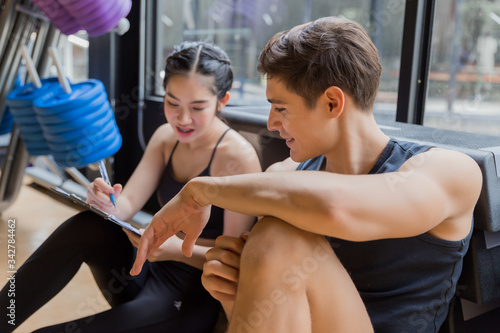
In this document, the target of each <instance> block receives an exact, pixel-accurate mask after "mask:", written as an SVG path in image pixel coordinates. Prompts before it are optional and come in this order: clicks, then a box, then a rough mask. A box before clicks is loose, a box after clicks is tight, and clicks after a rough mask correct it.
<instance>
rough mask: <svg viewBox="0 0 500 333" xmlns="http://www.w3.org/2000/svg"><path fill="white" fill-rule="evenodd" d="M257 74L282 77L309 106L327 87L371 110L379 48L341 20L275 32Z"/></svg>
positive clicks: (377, 78) (377, 77) (355, 25)
mask: <svg viewBox="0 0 500 333" xmlns="http://www.w3.org/2000/svg"><path fill="white" fill-rule="evenodd" d="M257 70H258V71H259V72H260V73H261V74H267V75H268V76H269V77H276V78H278V79H280V80H281V81H282V82H283V83H284V84H285V86H286V87H287V89H289V90H290V91H292V92H294V93H295V94H297V95H299V96H301V97H302V98H303V99H304V101H305V104H306V106H307V107H308V108H313V107H314V106H315V105H316V101H317V99H318V97H319V96H320V95H321V94H322V93H323V92H324V91H325V90H326V89H327V88H328V87H331V86H337V87H339V88H340V89H342V90H344V91H345V92H346V93H348V94H349V95H350V96H351V97H352V98H353V100H354V102H355V103H356V104H357V106H358V107H359V108H360V109H362V110H364V111H367V112H370V110H372V108H373V103H374V101H375V97H376V95H377V91H378V86H379V81H380V76H381V74H382V66H381V65H380V60H379V56H378V52H377V49H376V48H375V46H374V45H373V43H372V41H371V40H370V37H368V35H367V33H366V32H365V30H364V29H363V28H362V27H361V26H360V25H359V24H358V23H356V22H353V21H350V20H347V19H343V18H336V17H324V18H320V19H317V20H316V21H314V22H311V23H306V24H303V25H300V26H297V27H295V28H292V29H290V30H288V31H284V32H280V33H278V34H276V35H275V36H274V37H273V38H271V40H270V41H269V42H268V43H267V45H266V46H265V48H264V50H263V51H262V53H261V54H260V57H259V62H258V66H257Z"/></svg>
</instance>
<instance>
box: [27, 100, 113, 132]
mask: <svg viewBox="0 0 500 333" xmlns="http://www.w3.org/2000/svg"><path fill="white" fill-rule="evenodd" d="M110 108H111V106H110V105H109V102H108V100H107V99H106V96H105V95H104V94H101V95H100V96H98V98H96V99H95V100H93V101H91V102H90V103H89V104H88V105H85V106H82V107H79V108H76V109H68V110H66V111H63V112H57V113H55V114H53V115H48V112H43V113H42V112H39V111H40V110H41V109H39V108H35V113H36V116H37V119H38V121H39V122H40V124H43V125H56V124H64V123H67V122H74V121H77V120H78V119H80V118H84V117H88V116H92V115H95V114H103V113H107V112H108V109H110ZM45 111H47V109H45Z"/></svg>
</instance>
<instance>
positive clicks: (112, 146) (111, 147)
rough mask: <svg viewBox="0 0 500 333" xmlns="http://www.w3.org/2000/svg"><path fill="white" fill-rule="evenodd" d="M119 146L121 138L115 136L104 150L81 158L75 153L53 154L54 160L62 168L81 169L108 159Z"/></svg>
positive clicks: (95, 151)
mask: <svg viewBox="0 0 500 333" xmlns="http://www.w3.org/2000/svg"><path fill="white" fill-rule="evenodd" d="M121 144H122V137H121V136H120V135H117V136H115V137H114V140H113V141H112V142H111V143H109V144H108V145H107V146H106V147H105V149H99V150H94V151H93V152H92V153H90V154H88V155H85V156H82V155H81V154H78V153H77V152H75V151H70V152H67V153H59V154H54V159H55V160H56V162H57V163H58V164H59V165H61V166H64V167H71V166H73V167H77V168H81V167H84V166H87V165H89V164H92V163H95V162H97V161H99V160H102V159H104V158H108V157H110V156H111V155H113V154H115V153H116V152H117V151H118V150H119V149H120V147H121Z"/></svg>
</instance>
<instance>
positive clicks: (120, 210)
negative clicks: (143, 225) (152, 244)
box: [87, 124, 175, 221]
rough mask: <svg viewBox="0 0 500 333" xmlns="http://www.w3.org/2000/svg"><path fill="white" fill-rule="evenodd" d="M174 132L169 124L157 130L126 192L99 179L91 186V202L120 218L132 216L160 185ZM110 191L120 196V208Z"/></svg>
mask: <svg viewBox="0 0 500 333" xmlns="http://www.w3.org/2000/svg"><path fill="white" fill-rule="evenodd" d="M171 134H172V129H171V127H170V125H168V124H164V125H162V126H160V127H159V128H158V129H157V130H156V131H155V133H154V134H153V136H152V137H151V139H150V141H149V143H148V145H147V147H146V150H145V151H144V154H143V156H142V158H141V161H140V162H139V164H138V165H137V167H136V168H135V170H134V172H133V173H132V176H131V177H130V179H129V180H128V181H127V184H126V185H125V187H124V188H123V191H121V192H120V190H121V185H119V184H115V185H114V186H113V187H111V186H108V185H107V184H106V183H105V182H104V181H103V180H102V179H100V178H98V179H96V180H95V181H94V182H93V183H91V184H89V186H88V191H87V201H88V202H89V203H92V204H95V205H97V206H98V207H99V208H101V209H103V210H105V211H108V212H110V213H112V214H114V215H115V216H116V217H117V218H119V219H120V220H124V221H126V220H129V219H130V218H132V217H133V216H134V214H135V213H137V212H138V211H139V210H140V209H142V207H143V206H144V204H145V203H146V201H147V200H148V199H149V198H150V197H151V195H152V194H153V192H154V191H155V189H156V188H157V187H158V184H159V182H160V179H161V176H162V175H163V172H164V169H165V160H166V157H165V154H169V152H170V151H171V150H172V148H173V144H174V143H175V142H174V141H173V140H172V138H173V136H172V135H171ZM110 193H114V194H115V196H116V197H117V200H116V204H117V209H116V210H115V209H114V207H113V206H112V204H111V201H110V199H109V194H110Z"/></svg>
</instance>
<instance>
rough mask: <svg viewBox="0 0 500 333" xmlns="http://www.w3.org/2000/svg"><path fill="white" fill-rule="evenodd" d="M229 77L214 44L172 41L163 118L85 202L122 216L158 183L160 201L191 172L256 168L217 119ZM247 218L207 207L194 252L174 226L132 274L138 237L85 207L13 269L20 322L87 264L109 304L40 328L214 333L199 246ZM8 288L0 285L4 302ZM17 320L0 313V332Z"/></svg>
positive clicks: (237, 228) (241, 226)
mask: <svg viewBox="0 0 500 333" xmlns="http://www.w3.org/2000/svg"><path fill="white" fill-rule="evenodd" d="M232 80H233V75H232V70H231V67H230V61H229V58H228V56H227V55H226V53H225V52H224V51H222V50H221V49H220V48H218V47H216V46H214V45H212V44H208V43H205V42H186V43H183V44H181V45H180V46H178V47H176V48H175V50H174V52H173V53H172V54H171V55H170V56H169V57H168V58H167V63H166V68H165V81H164V84H165V91H166V94H165V116H166V118H167V121H168V123H167V124H164V125H162V126H160V127H159V128H158V129H157V130H156V132H155V133H154V134H153V136H152V138H151V140H150V141H149V143H148V146H147V148H146V151H145V152H144V155H143V157H142V159H141V161H140V163H139V165H138V166H137V168H136V170H135V171H134V173H133V174H132V176H131V177H130V179H129V181H128V182H127V184H126V186H125V187H123V190H122V186H121V185H120V184H116V185H114V186H113V187H111V186H108V185H107V184H106V183H105V182H104V181H103V180H102V179H101V178H97V179H96V180H95V181H94V182H93V183H91V184H90V185H89V187H88V192H87V201H88V202H89V203H91V204H93V205H96V206H98V207H99V208H101V209H102V210H105V211H107V212H109V213H112V214H114V215H115V216H117V217H118V218H120V219H122V220H127V219H129V218H131V217H132V216H133V215H134V214H135V213H136V212H137V211H138V210H140V209H141V208H142V207H143V205H144V204H145V203H146V201H147V200H148V198H149V197H150V196H151V195H152V194H153V193H154V192H155V191H156V193H157V196H158V200H159V202H160V204H161V205H164V204H165V203H167V202H168V201H169V200H170V199H171V198H172V197H174V196H175V195H176V194H177V192H179V191H180V189H181V188H182V187H183V186H184V184H185V183H186V182H187V181H189V180H190V179H192V178H194V177H198V176H223V175H233V174H239V173H251V172H260V171H261V169H260V163H259V160H258V157H257V154H256V152H255V150H254V149H253V147H252V146H251V144H250V143H249V142H247V141H246V140H245V139H244V138H243V137H242V136H240V135H239V134H238V133H237V132H236V131H233V130H231V129H230V128H229V127H228V126H227V125H226V124H225V123H224V122H223V121H222V120H220V119H219V118H218V117H217V114H218V113H219V112H220V111H221V110H222V108H223V107H224V106H225V105H226V103H227V102H228V100H229V89H230V88H231V84H232ZM111 193H113V194H114V195H115V198H116V201H117V206H116V208H115V207H114V206H113V205H112V203H111V201H110V199H109V194H111ZM205 194H206V193H205ZM210 195H217V193H216V192H212V193H210ZM253 222H254V218H253V217H250V216H246V215H242V214H239V213H235V212H231V211H227V210H223V209H220V208H218V207H212V209H211V217H210V222H209V226H208V227H207V229H206V230H205V231H204V232H203V233H202V234H201V235H200V239H199V241H198V242H197V243H196V244H197V245H196V246H195V250H194V252H193V255H192V256H191V257H189V258H187V257H185V256H184V255H183V254H182V251H181V244H182V238H183V235H181V234H179V235H178V236H179V237H172V238H171V239H169V240H168V241H167V242H165V243H164V244H163V245H162V246H161V247H160V248H159V249H158V250H157V251H155V252H153V253H152V254H151V255H150V256H149V257H148V259H149V262H148V264H147V268H146V269H145V270H144V271H143V273H142V274H140V275H139V276H137V277H135V278H132V277H131V276H130V275H129V273H128V272H129V270H130V268H131V267H132V263H133V261H134V258H135V252H136V249H135V247H136V246H137V245H138V243H139V239H140V237H139V236H137V235H135V234H133V233H131V232H128V231H125V230H124V231H125V233H124V232H123V231H122V230H120V228H119V227H118V226H116V225H114V224H113V223H108V222H106V221H104V220H103V219H102V218H100V217H99V216H97V215H95V214H93V213H91V212H84V213H80V214H78V215H76V216H74V217H73V218H70V219H69V220H68V221H66V222H65V223H63V224H62V225H61V226H60V227H59V228H58V229H57V230H56V231H55V232H54V233H53V234H52V235H51V236H50V237H49V238H48V239H47V240H46V241H45V242H44V243H43V244H42V245H41V246H40V248H39V249H38V250H36V252H35V253H34V254H33V255H32V256H31V257H30V258H29V259H28V260H27V261H26V263H24V265H23V266H22V267H21V268H20V269H19V270H18V273H17V275H16V324H17V325H20V324H21V323H22V322H23V321H24V320H25V319H26V318H28V317H29V316H30V315H31V314H32V313H33V312H34V311H36V310H37V309H38V308H39V307H41V306H42V305H43V304H45V303H46V302H47V301H49V300H50V299H51V298H52V297H53V296H54V295H56V294H57V293H58V292H59V291H60V290H61V289H62V288H63V287H64V286H65V285H66V284H67V283H68V282H69V281H70V280H71V278H72V277H73V276H74V274H75V273H76V272H77V271H78V269H79V267H80V265H81V264H82V263H84V262H85V263H86V264H87V265H89V267H90V269H91V271H92V274H93V275H94V278H95V280H96V282H97V284H98V286H99V289H100V290H101V292H102V294H103V295H104V297H105V298H106V300H107V301H108V302H109V304H110V305H111V307H112V308H111V309H110V310H107V311H105V312H102V313H99V314H96V315H95V316H90V317H86V318H81V319H78V320H75V321H73V322H70V323H62V324H59V325H55V326H51V327H46V328H42V329H40V330H38V331H36V332H63V331H65V329H66V328H68V327H69V326H71V327H72V331H74V332H76V331H78V332H92V333H97V332H107V333H110V332H160V331H161V332H210V331H211V330H212V329H213V327H214V325H215V323H216V320H217V316H218V312H219V309H220V304H219V303H218V301H217V300H215V299H214V298H212V297H211V296H210V294H209V293H208V292H207V291H206V290H205V289H204V288H203V286H202V285H201V273H202V271H201V269H202V267H203V263H204V261H205V253H206V251H207V250H208V249H209V248H210V247H211V246H213V244H214V240H215V238H216V237H217V236H219V235H221V234H226V235H234V236H237V235H239V234H240V233H241V232H243V231H246V230H249V229H250V228H251V226H252V224H253ZM7 289H8V288H4V289H3V290H2V291H1V293H0V301H1V303H0V304H1V306H2V308H3V309H5V308H6V306H7V305H6V304H7V303H6V302H7V301H8V299H7ZM15 328H16V327H15V326H11V325H8V324H7V323H6V321H4V320H2V321H0V331H1V332H11V331H13V330H14V329H15Z"/></svg>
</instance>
